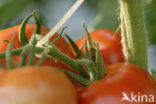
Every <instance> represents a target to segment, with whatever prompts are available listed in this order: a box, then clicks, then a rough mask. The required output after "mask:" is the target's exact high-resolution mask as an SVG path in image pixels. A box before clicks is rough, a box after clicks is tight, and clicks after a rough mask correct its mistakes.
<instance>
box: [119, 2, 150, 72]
mask: <svg viewBox="0 0 156 104" xmlns="http://www.w3.org/2000/svg"><path fill="white" fill-rule="evenodd" d="M120 9H121V31H122V45H123V48H124V49H123V50H124V51H123V52H124V53H125V58H126V61H128V62H130V63H133V64H136V65H138V66H140V67H142V68H144V69H145V70H148V63H147V38H146V34H145V25H144V16H143V5H142V0H120ZM124 36H125V37H124ZM125 39H126V40H125ZM124 42H127V44H124ZM125 45H126V46H125ZM125 47H128V49H125Z"/></svg>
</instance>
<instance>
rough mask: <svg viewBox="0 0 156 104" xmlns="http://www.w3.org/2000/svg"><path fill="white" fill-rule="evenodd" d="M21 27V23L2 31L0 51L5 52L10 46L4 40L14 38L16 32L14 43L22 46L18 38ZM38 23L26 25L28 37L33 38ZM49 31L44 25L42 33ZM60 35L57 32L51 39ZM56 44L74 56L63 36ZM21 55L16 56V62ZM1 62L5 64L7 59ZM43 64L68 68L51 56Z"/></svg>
mask: <svg viewBox="0 0 156 104" xmlns="http://www.w3.org/2000/svg"><path fill="white" fill-rule="evenodd" d="M19 28H20V25H17V26H14V27H11V28H8V29H5V30H2V31H0V44H1V45H0V52H4V51H5V50H6V48H7V46H8V43H6V42H4V40H8V41H10V40H11V39H12V36H13V35H14V34H15V40H14V41H13V45H14V46H15V47H17V48H19V47H21V44H20V42H19V39H18V35H19V34H18V33H19ZM35 28H36V25H35V24H27V25H26V30H25V31H26V36H27V37H28V39H30V38H31V35H32V33H33V32H34V31H35ZM48 32H49V29H47V28H46V27H42V35H43V36H44V35H46V34H47V33H48ZM57 36H58V34H57V33H56V34H55V35H54V36H53V37H52V38H51V39H50V41H52V40H54V39H55V38H56V37H57ZM55 46H56V47H57V48H58V49H59V50H60V51H62V52H63V53H65V54H66V55H68V56H70V57H71V58H74V55H73V52H72V50H71V47H70V45H69V44H68V43H67V41H66V40H65V39H64V38H63V37H61V38H60V39H59V40H58V41H57V42H56V43H55ZM19 58H20V57H19V56H14V57H13V60H14V64H16V65H17V64H18V60H19ZM0 62H1V63H3V64H4V65H5V63H6V62H5V60H4V59H3V60H0ZM42 65H50V66H55V67H57V68H66V69H68V67H67V66H66V65H65V64H63V63H61V62H60V61H58V62H55V61H53V60H51V59H50V58H46V59H45V61H44V62H43V64H42Z"/></svg>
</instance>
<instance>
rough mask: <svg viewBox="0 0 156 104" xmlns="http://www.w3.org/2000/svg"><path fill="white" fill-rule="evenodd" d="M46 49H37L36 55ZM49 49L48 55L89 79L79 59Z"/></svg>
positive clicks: (19, 50) (17, 50) (19, 49)
mask: <svg viewBox="0 0 156 104" xmlns="http://www.w3.org/2000/svg"><path fill="white" fill-rule="evenodd" d="M29 47H31V46H28V48H29ZM44 49H45V48H41V47H35V52H36V54H41V53H42V52H43V50H44ZM48 49H49V52H48V55H50V56H53V57H54V58H56V59H59V60H60V61H62V62H63V63H65V64H66V65H68V66H69V67H71V68H72V69H73V70H75V71H76V72H78V73H80V75H82V76H83V77H86V78H88V77H89V75H88V72H87V71H85V70H84V69H83V68H82V67H81V65H80V60H79V59H72V58H70V57H69V56H67V55H65V54H64V53H62V52H61V51H60V50H58V49H57V48H56V47H55V46H53V45H50V46H49V47H48ZM22 51H23V48H18V49H14V50H12V51H11V55H12V56H15V55H20V54H21V53H22ZM5 57H6V54H5V52H3V53H0V59H3V58H5ZM9 59H10V58H9Z"/></svg>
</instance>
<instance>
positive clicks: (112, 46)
mask: <svg viewBox="0 0 156 104" xmlns="http://www.w3.org/2000/svg"><path fill="white" fill-rule="evenodd" d="M90 36H91V38H92V40H93V42H95V43H97V42H98V43H99V50H100V52H101V55H102V58H103V60H104V63H105V65H107V64H112V63H117V62H124V56H123V53H122V46H121V42H120V41H121V36H120V34H118V33H116V32H114V31H112V30H107V29H100V30H95V31H93V32H91V33H90ZM85 40H87V36H84V37H82V38H81V39H79V40H77V41H76V44H77V45H78V47H79V48H80V49H81V48H82V47H83V45H84V43H85ZM83 53H85V49H83Z"/></svg>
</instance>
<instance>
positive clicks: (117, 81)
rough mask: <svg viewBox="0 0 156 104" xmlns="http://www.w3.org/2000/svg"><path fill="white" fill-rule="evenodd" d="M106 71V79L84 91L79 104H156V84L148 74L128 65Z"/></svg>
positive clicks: (113, 65)
mask: <svg viewBox="0 0 156 104" xmlns="http://www.w3.org/2000/svg"><path fill="white" fill-rule="evenodd" d="M106 70H107V73H106V76H105V78H103V79H101V80H98V81H96V82H94V83H92V84H91V85H89V86H88V87H86V88H84V89H83V91H82V92H81V94H80V99H79V101H80V103H79V104H129V103H131V104H147V103H148V104H156V100H155V98H156V82H155V81H154V79H152V77H151V76H150V75H149V73H148V72H146V71H145V70H143V69H141V68H140V67H138V66H136V65H133V64H128V63H120V64H112V65H110V66H108V67H107V68H106ZM151 95H152V96H153V99H154V100H153V99H152V98H151ZM142 96H144V97H142ZM145 96H146V97H147V99H146V97H145ZM126 97H127V98H128V99H129V101H126V100H124V99H123V98H126ZM132 97H133V98H132ZM122 100H123V101H122ZM146 100H148V101H147V102H145V101H146ZM149 100H150V101H153V102H150V101H149ZM141 101H143V102H141Z"/></svg>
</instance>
